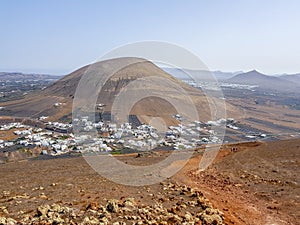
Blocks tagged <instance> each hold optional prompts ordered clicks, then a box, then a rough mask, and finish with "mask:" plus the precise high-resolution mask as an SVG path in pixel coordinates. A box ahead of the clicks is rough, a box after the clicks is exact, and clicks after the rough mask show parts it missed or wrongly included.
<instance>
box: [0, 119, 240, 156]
mask: <svg viewBox="0 0 300 225" xmlns="http://www.w3.org/2000/svg"><path fill="white" fill-rule="evenodd" d="M174 117H175V118H176V119H177V120H178V125H176V126H169V127H167V129H166V130H165V131H158V130H157V129H156V128H155V127H153V126H151V125H147V124H141V125H139V126H133V125H132V124H131V123H124V124H120V125H119V124H116V123H113V122H109V121H106V122H101V121H100V122H92V121H90V120H89V117H81V118H77V119H74V120H73V124H65V123H60V122H45V125H46V126H45V129H43V128H36V127H32V126H28V125H23V124H21V123H9V124H5V125H2V126H0V130H2V131H5V130H11V129H13V133H14V135H16V136H17V138H16V139H15V140H14V141H4V140H0V148H4V147H8V146H14V145H21V146H24V147H40V148H41V153H42V154H49V155H60V154H64V153H67V152H70V151H78V152H82V153H86V152H112V151H119V150H122V149H132V150H151V149H155V148H161V147H168V149H174V150H180V149H190V148H195V147H197V146H200V145H202V144H209V143H221V142H222V140H221V137H219V136H218V133H217V132H216V131H215V130H214V127H216V126H217V127H220V126H223V125H226V124H227V127H228V128H231V129H238V127H236V126H235V125H234V124H235V123H234V120H233V119H227V120H225V119H220V120H218V121H208V122H205V123H204V122H200V121H193V122H190V123H188V124H184V123H183V122H182V121H183V120H184V119H183V118H182V117H181V116H180V115H175V116H174ZM42 119H44V117H43V118H42Z"/></svg>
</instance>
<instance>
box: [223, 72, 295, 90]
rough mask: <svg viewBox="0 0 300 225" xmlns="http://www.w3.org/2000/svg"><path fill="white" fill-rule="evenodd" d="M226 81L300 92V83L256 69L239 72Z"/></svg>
mask: <svg viewBox="0 0 300 225" xmlns="http://www.w3.org/2000/svg"><path fill="white" fill-rule="evenodd" d="M226 82H229V83H235V84H245V85H258V86H259V88H260V89H267V90H276V91H284V92H300V84H297V83H295V82H292V81H289V80H287V79H283V78H282V77H275V76H268V75H265V74H262V73H260V72H258V71H256V70H252V71H249V72H246V73H241V74H238V75H236V76H234V77H232V78H230V79H227V80H226Z"/></svg>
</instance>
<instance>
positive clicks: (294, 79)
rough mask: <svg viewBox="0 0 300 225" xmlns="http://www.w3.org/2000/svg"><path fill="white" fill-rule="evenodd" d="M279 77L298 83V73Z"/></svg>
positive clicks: (299, 80)
mask: <svg viewBox="0 0 300 225" xmlns="http://www.w3.org/2000/svg"><path fill="white" fill-rule="evenodd" d="M280 78H281V79H284V80H288V81H291V82H294V83H296V84H300V73H298V74H293V75H282V76H280Z"/></svg>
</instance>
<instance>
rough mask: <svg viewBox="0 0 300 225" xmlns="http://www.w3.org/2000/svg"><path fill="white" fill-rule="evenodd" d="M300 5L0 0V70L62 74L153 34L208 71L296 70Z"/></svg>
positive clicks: (278, 1)
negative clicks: (183, 50)
mask: <svg viewBox="0 0 300 225" xmlns="http://www.w3.org/2000/svg"><path fill="white" fill-rule="evenodd" d="M230 3H231V4H230ZM299 8H300V2H299V1H296V0H290V1H283V0H276V1H270V0H267V1H263V2H262V1H258V0H254V1H251V2H250V1H248V2H245V1H232V2H229V1H225V0H221V1H209V2H208V1H189V2H188V4H187V3H185V2H181V1H163V2H161V1H151V2H150V1H148V2H140V1H135V0H134V1H130V2H125V1H107V2H104V1H76V2H75V1H70V0H69V1H64V2H60V1H43V2H39V1H33V0H32V1H23V2H21V1H1V3H0V25H1V31H2V32H1V44H0V48H1V52H0V71H7V72H9V71H17V72H24V73H44V74H57V75H65V74H68V73H69V72H72V71H74V70H75V69H77V68H80V67H81V66H83V65H86V64H89V63H91V62H94V61H95V60H96V59H98V58H99V57H100V56H102V55H103V54H105V53H106V52H108V51H110V50H111V49H113V48H115V47H117V46H120V45H125V44H127V43H131V42H137V41H143V40H157V41H165V42H170V43H174V44H177V45H180V46H182V47H184V48H186V49H188V50H190V51H192V52H193V53H195V54H196V55H198V56H199V58H200V59H201V60H202V61H203V62H204V63H205V64H206V65H207V66H208V68H209V69H210V70H212V71H216V70H221V71H225V72H227V71H228V72H229V71H230V72H235V71H250V70H253V69H255V70H258V71H259V72H261V73H264V74H268V75H271V74H283V73H288V74H294V73H299V72H300V64H299V63H298V59H299V58H300V45H299V44H298V40H299V39H300V29H299V28H297V27H299V25H298V21H300V15H299V13H298V9H299Z"/></svg>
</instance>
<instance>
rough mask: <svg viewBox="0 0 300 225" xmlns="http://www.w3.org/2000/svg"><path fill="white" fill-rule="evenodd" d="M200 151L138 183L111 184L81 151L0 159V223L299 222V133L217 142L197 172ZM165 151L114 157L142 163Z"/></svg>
mask: <svg viewBox="0 0 300 225" xmlns="http://www.w3.org/2000/svg"><path fill="white" fill-rule="evenodd" d="M232 148H237V151H234V152H232ZM201 152H202V150H201V149H199V150H198V151H196V152H195V154H194V156H193V157H192V158H191V159H190V160H189V162H188V163H187V164H186V165H185V167H184V168H183V169H182V170H180V172H179V173H177V174H176V175H174V176H172V177H170V178H168V179H167V180H165V181H164V182H161V183H158V184H154V185H150V186H138V187H133V186H123V185H120V184H116V183H113V182H112V181H110V180H108V179H106V178H104V177H102V176H100V175H99V174H98V173H96V172H95V171H94V170H93V169H92V168H91V167H89V165H88V164H87V163H86V161H85V160H84V158H82V157H74V158H68V159H51V160H31V161H26V160H24V161H20V162H16V163H7V164H2V165H0V167H1V169H0V174H1V184H0V193H1V195H0V210H1V211H0V223H2V224H14V223H15V222H16V221H19V223H20V224H249V225H253V224H262V225H263V224H270V225H271V224H278V225H280V224H300V214H299V212H300V200H299V196H300V188H299V182H300V180H299V175H298V174H299V172H300V171H299V168H300V167H299V165H300V161H299V158H300V140H299V139H295V140H289V141H278V142H268V143H262V142H251V143H243V144H236V145H224V146H223V147H222V149H221V151H220V152H219V154H218V157H217V158H216V160H215V162H214V164H213V165H211V166H210V167H209V169H207V170H205V171H202V172H200V171H199V170H198V166H199V160H200V159H201V156H202V153H201ZM165 154H167V153H166V152H153V153H148V154H146V153H144V154H139V155H138V156H139V157H137V155H136V154H132V155H121V156H115V157H117V159H119V160H121V161H123V162H126V163H127V164H134V165H139V166H142V165H148V164H152V163H156V162H158V161H160V160H161V159H163V158H164V157H165V156H166V155H165ZM175 163H176V162H175ZM177 163H178V164H182V162H181V161H180V160H179V161H178V162H177Z"/></svg>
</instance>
